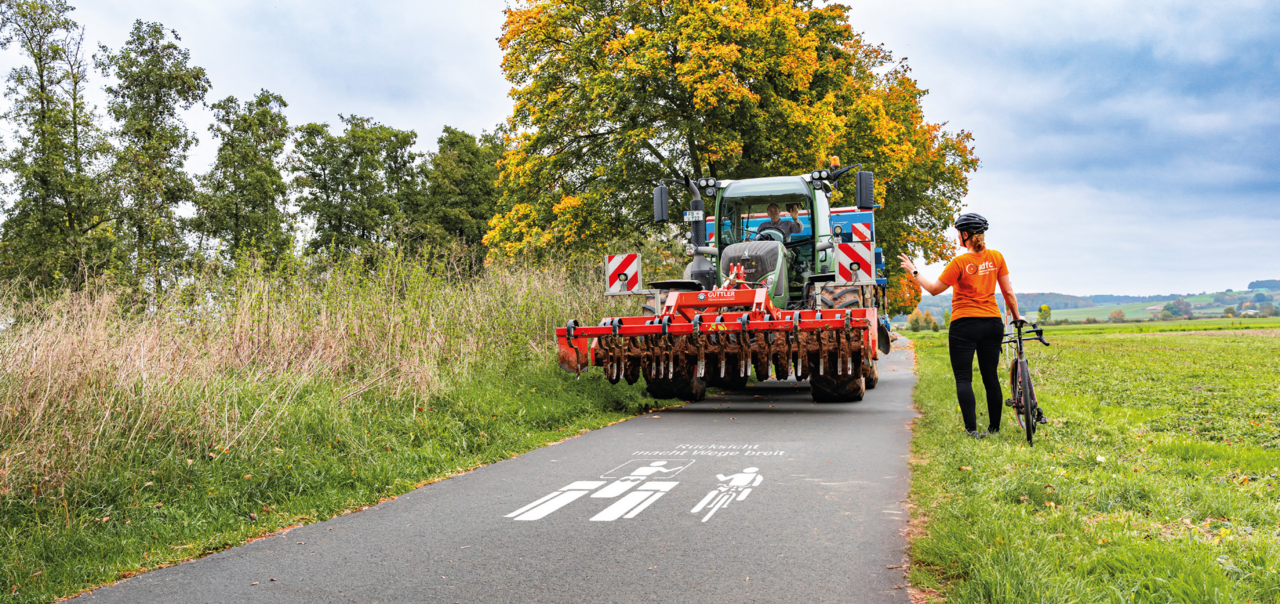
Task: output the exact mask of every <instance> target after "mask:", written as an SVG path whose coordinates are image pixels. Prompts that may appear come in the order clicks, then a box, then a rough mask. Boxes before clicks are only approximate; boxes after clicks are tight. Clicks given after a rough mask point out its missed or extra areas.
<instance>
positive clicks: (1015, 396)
mask: <svg viewBox="0 0 1280 604" xmlns="http://www.w3.org/2000/svg"><path fill="white" fill-rule="evenodd" d="M1019 384H1020V381H1019V379H1018V359H1017V358H1015V359H1013V360H1012V361H1010V362H1009V400H1007V401H1005V404H1006V405H1007V406H1008V407H1009V409H1010V410H1011V411H1013V421H1014V422H1015V423H1017V424H1018V428H1020V429H1025V427H1024V426H1023V425H1022V394H1021V393H1020V391H1019V388H1018V385H1019Z"/></svg>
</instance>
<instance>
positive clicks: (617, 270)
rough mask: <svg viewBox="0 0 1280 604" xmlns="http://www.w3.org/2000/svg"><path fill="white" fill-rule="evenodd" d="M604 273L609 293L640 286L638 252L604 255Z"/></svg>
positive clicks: (625, 290)
mask: <svg viewBox="0 0 1280 604" xmlns="http://www.w3.org/2000/svg"><path fill="white" fill-rule="evenodd" d="M604 274H605V275H606V283H607V284H608V286H609V287H608V290H607V291H609V292H610V293H620V292H630V291H635V290H637V289H639V288H640V254H617V255H614V256H605V257H604Z"/></svg>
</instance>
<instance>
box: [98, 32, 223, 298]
mask: <svg viewBox="0 0 1280 604" xmlns="http://www.w3.org/2000/svg"><path fill="white" fill-rule="evenodd" d="M180 41H181V38H180V37H179V36H178V32H176V31H173V30H166V29H165V28H164V26H163V25H161V24H159V23H147V22H144V21H142V20H138V21H135V22H134V24H133V30H132V31H131V32H130V34H129V40H128V41H127V42H125V44H124V46H123V47H121V48H120V50H118V51H112V50H111V49H110V48H107V47H106V46H100V47H99V50H100V51H99V53H98V55H97V56H96V57H95V59H96V60H97V66H98V69H99V70H100V71H101V72H102V73H103V75H105V76H108V77H111V78H114V79H115V83H114V84H112V85H110V86H107V88H106V91H107V99H108V102H107V113H108V114H109V115H110V116H111V118H112V119H114V120H115V121H116V124H117V126H116V129H115V132H114V134H115V138H116V140H117V141H118V147H117V149H116V157H115V166H114V173H115V176H116V178H118V179H119V181H120V184H121V187H122V192H123V194H124V204H123V207H122V208H121V212H120V222H121V227H122V230H123V232H122V234H126V233H127V238H126V239H125V242H126V245H127V248H126V252H127V259H128V261H129V262H130V263H131V264H132V265H133V268H134V270H135V271H136V273H137V274H139V275H150V276H151V277H152V279H153V287H154V288H155V290H156V291H159V290H160V288H161V287H162V283H163V278H162V277H163V272H164V271H165V270H166V269H168V268H170V267H172V266H173V265H174V264H176V263H177V262H179V261H181V260H182V258H183V255H184V252H185V247H186V246H185V243H184V240H183V229H182V225H181V223H180V221H179V219H178V215H177V210H178V207H179V206H180V205H181V204H182V203H184V202H191V201H192V200H193V197H194V193H195V186H194V183H192V180H191V178H190V176H188V175H187V173H186V172H185V171H184V169H183V167H184V164H185V163H186V160H187V153H188V152H189V151H190V150H191V147H192V146H193V145H195V144H196V142H197V141H196V136H195V134H194V133H193V132H192V131H191V130H188V129H187V126H186V124H185V123H184V122H183V121H182V116H181V115H180V113H179V112H180V111H183V110H187V109H191V108H192V107H194V106H195V105H197V104H200V103H203V102H204V96H205V93H207V92H208V91H209V78H208V77H207V76H206V74H205V70H204V68H202V67H196V66H194V65H191V64H190V61H191V57H190V54H191V53H190V51H188V50H187V49H185V48H182V47H180V46H178V42H180Z"/></svg>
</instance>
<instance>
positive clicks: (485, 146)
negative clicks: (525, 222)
mask: <svg viewBox="0 0 1280 604" xmlns="http://www.w3.org/2000/svg"><path fill="white" fill-rule="evenodd" d="M436 143H437V145H438V146H437V148H436V151H435V153H432V154H430V155H429V156H428V157H427V167H426V171H425V174H424V176H425V178H426V182H427V194H426V196H425V197H423V198H422V199H423V201H425V203H424V204H422V205H420V206H408V207H406V208H405V215H406V220H407V221H408V223H409V227H408V228H409V232H410V233H411V234H412V236H413V238H414V239H415V240H440V239H443V238H457V239H461V240H462V241H464V242H466V243H468V244H473V245H474V244H479V243H480V241H481V239H482V238H483V237H484V234H485V232H486V231H487V230H488V228H489V219H490V218H492V217H493V209H494V206H495V204H496V203H497V201H498V188H497V181H498V161H499V160H501V159H502V153H503V150H504V145H503V138H502V136H501V135H500V134H490V133H481V134H480V136H478V137H477V136H473V135H471V134H469V133H467V132H464V131H462V130H458V129H457V128H451V127H449V126H445V127H444V132H443V133H442V134H441V135H440V138H439V139H437V140H436Z"/></svg>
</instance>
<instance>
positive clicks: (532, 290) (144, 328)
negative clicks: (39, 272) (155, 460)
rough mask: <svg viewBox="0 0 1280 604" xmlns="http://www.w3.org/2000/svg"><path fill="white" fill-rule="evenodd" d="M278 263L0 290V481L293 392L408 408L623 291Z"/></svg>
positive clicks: (392, 268) (450, 264)
mask: <svg viewBox="0 0 1280 604" xmlns="http://www.w3.org/2000/svg"><path fill="white" fill-rule="evenodd" d="M283 264H284V266H280V267H276V268H273V269H270V270H268V269H267V268H265V267H264V266H262V265H261V264H256V265H250V266H248V267H247V268H245V269H243V270H238V271H234V272H231V273H226V274H205V275H197V276H193V277H190V278H187V279H184V280H182V285H181V286H180V287H174V288H172V289H171V290H170V291H169V292H167V293H165V294H163V295H161V296H159V297H158V298H157V299H153V300H151V301H149V302H148V303H147V304H146V305H145V306H143V307H142V308H138V307H136V306H135V305H134V303H133V300H134V299H135V297H134V296H133V295H131V293H130V292H127V291H124V290H121V289H119V288H117V287H113V286H111V285H105V284H103V285H98V286H96V287H94V288H91V289H89V290H88V291H83V292H78V293H67V294H64V295H62V296H60V297H58V298H56V299H52V300H48V299H46V300H41V301H35V302H32V301H24V300H23V299H22V298H21V297H19V296H17V295H15V293H14V292H6V293H3V294H0V313H3V316H0V321H2V323H0V324H3V325H5V327H4V328H3V329H0V494H2V493H7V492H9V491H10V490H12V489H15V488H17V487H19V486H23V487H26V488H24V489H23V490H24V491H25V492H35V493H37V494H38V493H40V492H41V491H44V492H48V491H50V490H53V489H56V488H58V487H60V486H62V485H64V484H66V483H67V481H69V480H74V479H75V478H76V477H77V476H82V475H84V474H86V473H90V472H92V471H93V470H94V468H95V467H100V466H102V465H103V464H109V463H120V458H121V456H122V455H128V454H130V452H134V453H138V452H146V453H149V454H154V453H157V452H159V453H161V454H163V453H165V451H166V450H172V451H176V452H179V453H182V452H185V453H183V454H187V455H195V454H197V453H195V452H197V451H208V450H210V449H212V450H214V451H218V450H222V451H226V450H229V449H231V448H232V447H238V448H241V449H243V448H245V447H250V448H252V447H257V446H261V443H262V442H263V440H264V439H265V438H267V437H269V435H270V434H271V433H272V428H273V426H274V425H276V422H279V421H281V418H282V417H288V416H290V415H291V413H290V412H291V410H293V409H295V408H296V407H298V406H306V405H317V404H318V405H322V406H323V405H334V406H344V405H354V404H364V403H362V401H367V400H368V399H369V397H370V396H376V397H378V398H379V399H380V400H390V401H401V402H403V403H404V404H406V405H408V406H410V407H414V406H415V405H420V401H422V400H425V399H429V398H430V397H432V396H433V395H437V394H440V393H442V392H443V391H445V390H447V389H449V388H451V387H453V385H455V384H458V383H460V380H465V379H467V378H473V377H475V376H476V375H493V376H495V377H496V376H501V375H502V374H503V373H504V372H508V371H513V370H514V371H518V370H519V369H520V367H522V366H528V363H552V362H554V361H553V358H552V355H553V353H552V350H553V347H554V337H553V335H552V333H553V329H554V328H555V327H556V326H559V325H563V324H564V322H565V321H566V320H567V319H569V318H581V319H588V320H590V319H595V318H597V317H600V316H602V315H609V314H619V313H623V312H635V310H636V309H635V308H632V307H630V306H628V305H632V306H634V305H636V304H637V303H636V302H634V301H630V300H618V299H616V298H614V299H607V298H605V297H604V296H601V295H600V292H601V290H602V285H601V277H600V275H599V269H598V267H578V268H566V269H525V268H521V267H519V266H503V267H490V268H488V269H482V268H480V267H477V266H475V265H474V264H472V263H469V262H466V261H465V258H459V257H457V256H444V257H440V256H436V257H423V258H418V259H404V258H397V257H393V256H386V257H380V258H373V259H371V258H357V259H352V260H350V261H347V262H342V263H336V264H325V263H324V262H323V261H300V260H289V261H287V262H285V263H283ZM497 379H500V377H498V378H497ZM415 401H416V402H415Z"/></svg>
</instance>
